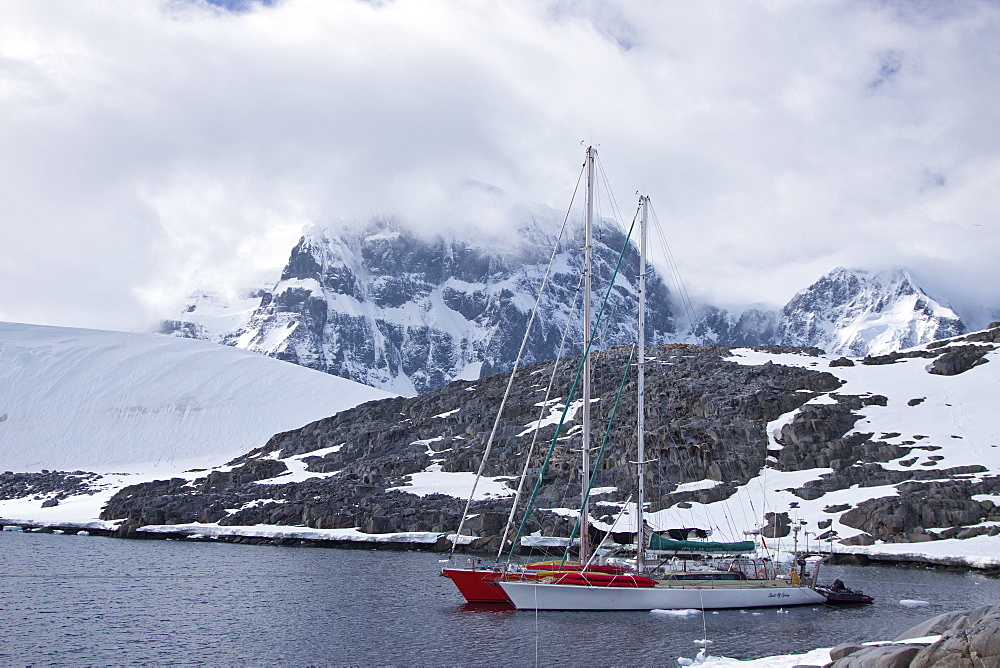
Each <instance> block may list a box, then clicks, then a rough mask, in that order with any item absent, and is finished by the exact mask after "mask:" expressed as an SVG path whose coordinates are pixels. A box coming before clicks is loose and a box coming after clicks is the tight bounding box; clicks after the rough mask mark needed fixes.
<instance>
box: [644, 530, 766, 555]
mask: <svg viewBox="0 0 1000 668" xmlns="http://www.w3.org/2000/svg"><path fill="white" fill-rule="evenodd" d="M649 549H651V550H660V551H662V552H688V553H703V552H709V553H716V552H753V551H754V549H755V546H754V542H753V541H752V540H742V541H739V542H737V543H713V542H711V541H701V540H671V539H669V538H664V537H663V536H660V535H659V534H655V533H654V534H653V535H652V536H650V537H649Z"/></svg>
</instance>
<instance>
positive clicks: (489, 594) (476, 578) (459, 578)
mask: <svg viewBox="0 0 1000 668" xmlns="http://www.w3.org/2000/svg"><path fill="white" fill-rule="evenodd" d="M441 575H443V576H445V577H447V578H451V581H452V582H454V583H455V586H456V587H458V591H460V592H462V596H464V597H465V600H466V601H468V602H469V603H506V604H508V605H513V603H511V601H510V599H509V598H507V594H506V593H505V592H504V590H503V589H502V588H501V587H500V585H497V584H495V582H496V581H497V580H499V579H500V578H501V577H503V573H500V572H498V571H484V570H470V569H466V568H443V569H441Z"/></svg>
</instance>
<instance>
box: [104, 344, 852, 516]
mask: <svg viewBox="0 0 1000 668" xmlns="http://www.w3.org/2000/svg"><path fill="white" fill-rule="evenodd" d="M727 353H728V349H725V348H713V347H707V348H705V347H699V346H689V345H671V346H664V347H661V348H655V349H649V351H648V353H647V355H648V357H649V363H648V364H647V371H646V378H647V385H646V393H647V407H648V413H647V437H646V448H647V454H648V455H649V457H650V459H653V460H655V464H653V465H651V466H649V467H648V478H647V485H648V487H649V489H650V490H651V494H650V496H651V497H652V498H657V499H659V500H660V501H659V503H660V504H661V505H663V506H668V505H672V504H674V503H680V502H685V501H702V502H705V501H714V500H719V499H722V498H726V497H727V496H729V495H731V494H732V493H733V492H734V491H735V486H736V485H739V484H741V483H743V482H746V481H747V480H748V479H749V478H750V477H752V476H754V475H756V473H757V472H758V471H759V470H760V468H761V466H763V464H764V459H765V457H766V448H765V445H764V444H765V443H766V435H765V433H764V428H765V426H766V424H767V423H768V422H769V421H771V420H774V419H775V418H777V417H778V416H780V415H782V414H784V413H787V412H789V411H792V410H794V409H795V408H797V407H799V406H801V405H802V404H803V403H804V402H806V401H808V400H809V399H810V398H812V397H814V396H816V395H817V394H820V393H823V392H830V391H831V390H835V389H837V388H838V387H839V386H840V381H838V380H837V379H836V378H835V377H834V376H832V375H830V374H829V373H826V372H822V371H816V370H809V369H800V368H792V367H784V366H780V365H775V364H766V365H763V366H741V365H738V364H735V363H733V362H730V361H726V360H725V359H724V356H725V355H726V354H727ZM628 357H629V350H628V349H625V348H617V349H613V350H610V351H607V352H605V353H602V354H601V355H600V356H599V358H598V360H597V361H596V363H595V365H594V374H593V375H594V387H595V393H594V398H595V403H594V407H595V411H594V421H595V422H594V424H595V425H601V424H603V421H604V420H605V419H606V418H607V417H608V416H609V415H610V414H611V412H612V410H614V399H615V393H616V391H617V389H618V386H619V384H620V381H621V373H622V371H623V370H624V369H625V368H626V366H627V365H628ZM576 365H577V360H576V359H570V360H565V361H564V362H563V363H562V364H561V367H560V371H559V374H558V377H557V380H556V385H555V390H554V391H555V394H554V396H555V397H562V398H565V396H566V395H567V392H568V390H569V387H570V385H571V384H572V381H573V378H574V376H575V373H576ZM551 369H552V363H551V362H546V363H541V364H536V365H532V366H528V367H526V368H525V369H524V371H523V372H522V373H520V374H519V376H518V378H517V379H516V381H515V386H514V389H513V392H512V398H511V400H510V401H509V403H508V405H507V407H506V409H505V412H504V415H503V416H502V420H501V424H500V427H499V429H498V433H497V438H496V440H495V442H494V446H493V448H494V450H493V454H492V455H491V457H490V462H489V465H488V466H487V470H486V474H487V475H491V476H510V477H514V476H516V475H518V474H519V472H520V469H521V467H522V466H523V461H524V460H523V456H524V455H523V453H524V452H525V449H526V448H527V447H528V445H529V443H530V440H531V436H532V434H531V430H529V429H526V428H525V425H528V424H530V423H532V422H533V421H535V420H536V419H538V417H539V410H540V409H539V407H538V404H539V402H541V401H542V399H543V398H544V393H545V387H546V384H547V380H548V375H547V374H548V373H549V372H550V371H551ZM506 383H507V377H506V376H495V377H492V378H487V379H482V380H480V381H476V382H468V381H460V382H456V383H452V384H450V385H448V386H446V387H444V388H441V389H438V390H433V391H430V392H426V393H424V394H421V395H419V396H417V397H413V398H394V399H386V400H383V401H377V402H370V403H367V404H363V405H361V406H358V407H356V408H353V409H350V410H347V411H343V412H341V413H339V414H337V415H334V416H332V417H329V418H325V419H323V420H319V421H317V422H314V423H311V424H309V425H306V426H305V427H302V428H301V429H297V430H293V431H290V432H286V433H282V434H277V435H275V436H274V437H272V438H271V439H270V441H269V442H268V443H267V444H266V445H265V446H263V447H262V448H259V449H257V450H255V451H253V452H250V453H247V454H246V455H244V456H242V457H240V458H238V459H237V460H234V461H233V462H230V464H231V465H232V466H234V468H233V469H232V470H231V471H229V472H218V471H215V472H212V473H210V474H208V475H206V476H204V477H202V478H198V479H196V480H194V481H193V482H190V483H188V482H186V481H184V480H180V479H175V480H169V481H157V482H153V483H146V484H143V485H134V486H131V487H128V488H125V489H123V490H122V491H121V492H119V493H118V494H117V495H116V496H115V497H114V498H112V499H111V501H110V502H109V503H108V505H107V507H106V508H105V510H104V513H103V514H102V518H104V519H123V520H126V522H127V524H128V525H129V526H138V525H143V524H175V523H184V522H194V521H201V522H216V521H217V522H219V523H221V524H258V523H261V524H280V525H294V526H308V527H315V528H343V527H359V528H360V529H361V530H362V531H364V532H370V533H386V532H397V531H435V532H445V531H449V530H454V528H455V527H456V526H457V523H458V522H457V520H458V517H459V514H460V513H461V510H462V507H463V503H464V502H462V501H460V500H459V499H455V498H452V497H446V496H442V495H434V496H425V497H417V496H414V495H410V494H405V493H402V492H400V491H394V490H393V488H396V487H400V486H402V485H404V484H405V483H406V482H407V480H408V476H411V475H412V474H414V473H417V472H419V471H422V470H425V469H426V468H427V467H428V466H429V465H431V464H432V463H436V464H437V465H439V466H440V467H441V470H443V471H446V472H448V471H475V470H476V469H477V468H478V467H479V465H480V462H481V458H482V453H483V449H484V445H485V441H486V439H487V437H488V435H489V432H490V429H491V428H492V425H493V420H494V417H495V412H496V407H497V405H498V403H499V401H500V399H501V397H502V395H503V392H504V389H505V387H506ZM634 383H635V372H634V369H632V370H631V371H630V375H629V378H628V380H627V383H626V385H627V386H626V388H625V392H626V393H627V394H628V393H630V391H631V392H634ZM551 410H552V408H548V409H546V410H545V414H546V415H547V414H548V413H549V412H551ZM634 420H635V408H634V405H633V403H632V402H631V401H629V402H623V403H622V404H621V405H620V406H619V407H618V414H617V418H616V422H615V425H614V426H613V428H612V429H611V431H610V433H609V443H610V445H609V448H608V451H607V452H608V454H607V455H606V456H605V458H604V460H603V462H602V464H601V467H600V472H599V478H598V484H599V485H602V486H614V487H617V488H618V489H619V490H620V491H618V492H614V493H610V494H608V495H606V496H602V497H601V500H609V501H623V500H624V499H625V497H627V496H628V494H629V493H630V490H631V488H632V482H631V481H632V478H633V476H634V473H633V471H634V465H633V464H632V463H631V460H632V459H634V456H633V455H632V454H630V453H632V452H633V451H634V447H635V433H634V427H633V424H634ZM845 424H846V422H845ZM599 429H603V427H601V428H597V427H595V433H599ZM577 430H578V427H577V425H576V423H575V422H570V423H568V424H567V425H566V426H565V427H564V431H563V432H562V433H563V434H575V433H577ZM554 435H555V426H547V427H545V428H543V429H542V430H541V433H540V439H539V440H540V442H541V445H540V446H539V447H538V448H537V449H536V451H535V453H534V455H533V458H532V462H531V465H530V469H529V475H530V476H532V478H531V479H532V480H534V478H535V477H537V472H538V470H539V466H540V465H541V461H542V459H543V457H544V450H545V448H546V447H548V444H549V442H550V441H551V440H552V438H553V437H554ZM574 440H576V439H571V440H569V441H562V440H560V441H559V447H557V448H556V450H555V451H554V454H553V456H552V461H551V463H550V467H549V470H548V473H547V474H546V478H545V480H544V483H545V484H544V485H543V487H542V490H541V492H540V494H539V497H538V502H537V503H538V506H539V507H542V508H546V507H566V506H567V505H569V506H572V505H573V504H574V503H576V498H578V495H579V490H580V483H579V480H578V479H577V458H578V456H579V455H578V453H577V452H576V449H577V448H578V447H579V446H578V445H574V444H573V441H574ZM310 453H315V454H310ZM290 456H302V462H304V463H305V464H306V466H307V469H308V470H309V471H311V472H315V473H325V474H334V475H330V476H329V477H321V478H312V479H309V480H306V481H304V482H301V483H285V484H280V481H281V477H280V474H281V473H282V471H283V470H284V464H283V463H281V462H277V461H276V460H277V459H278V458H287V457H290ZM706 478H711V479H715V480H720V481H723V483H724V484H720V485H718V486H716V487H714V488H711V489H706V490H698V491H693V492H683V493H677V494H672V490H673V489H674V487H675V486H676V485H677V484H679V483H683V482H688V481H691V480H703V479H706ZM264 479H270V480H269V484H260V481H261V480H264ZM275 483H277V484H275ZM597 508H598V509H600V508H602V507H601V506H597ZM473 509H474V511H475V512H476V513H483V515H482V516H483V517H493V516H494V515H497V514H499V515H502V516H504V517H506V514H507V512H508V506H507V502H506V501H504V500H502V499H497V500H486V501H482V502H478V503H476V504H474V506H473ZM598 514H600V512H598ZM607 517H608V518H610V515H608V516H607ZM494 528H495V522H492V520H491V521H490V522H486V523H485V524H484V528H483V530H484V531H490V530H493V529H494ZM528 529H529V530H537V529H543V530H544V531H546V533H549V532H553V533H559V532H565V531H566V529H567V527H566V520H564V519H562V518H560V517H559V516H556V515H554V514H551V513H541V514H536V518H535V519H533V520H532V522H531V524H530V525H529V527H528Z"/></svg>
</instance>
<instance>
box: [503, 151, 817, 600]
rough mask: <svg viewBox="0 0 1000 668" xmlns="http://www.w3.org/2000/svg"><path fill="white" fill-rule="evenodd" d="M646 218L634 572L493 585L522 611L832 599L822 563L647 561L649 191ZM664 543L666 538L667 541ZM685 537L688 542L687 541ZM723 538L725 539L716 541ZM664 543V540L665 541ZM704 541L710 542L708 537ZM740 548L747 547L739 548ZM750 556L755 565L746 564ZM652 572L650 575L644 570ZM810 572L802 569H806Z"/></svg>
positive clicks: (583, 539) (589, 218)
mask: <svg viewBox="0 0 1000 668" xmlns="http://www.w3.org/2000/svg"><path fill="white" fill-rule="evenodd" d="M594 158H595V151H594V150H593V149H592V148H588V149H587V163H586V170H587V206H586V216H585V218H586V220H585V225H586V237H585V238H586V245H585V257H584V272H585V283H586V286H585V289H584V300H585V301H584V328H585V329H584V331H585V332H586V336H587V337H588V341H587V342H586V343H585V345H586V350H588V351H589V349H590V345H589V344H590V341H589V337H590V336H591V335H592V333H591V328H590V271H591V267H590V244H591V226H592V223H593V211H592V202H593V176H594ZM640 207H641V213H642V216H641V223H640V241H639V261H640V264H639V267H640V269H639V273H640V275H639V326H638V341H637V349H638V355H639V365H638V423H637V425H636V426H637V429H638V433H637V468H638V489H637V497H638V499H637V508H638V515H639V521H638V527H637V532H638V535H637V538H636V575H637V576H639V577H637V578H635V579H634V580H633V581H632V582H633V583H634V584H632V585H629V584H628V581H627V580H625V579H620V580H617V581H616V582H617V584H613V585H609V584H608V583H600V584H593V583H587V582H580V581H579V579H574V580H567V579H566V578H543V579H533V580H524V579H517V578H498V579H497V580H496V582H495V585H498V586H499V587H501V588H502V589H503V591H504V593H505V594H506V596H507V597H508V598H509V599H510V601H511V602H513V604H514V606H515V607H517V608H518V609H524V610H655V609H689V608H697V609H721V608H758V607H787V606H793V605H816V604H819V603H824V602H826V597H825V596H824V595H823V594H821V593H820V592H818V591H816V589H815V588H814V586H815V580H816V575H817V572H818V565H816V566H815V567H814V572H813V573H812V577H811V582H810V583H806V582H805V581H804V578H803V577H802V575H800V574H799V573H794V572H792V573H789V574H788V575H787V576H784V577H781V576H779V574H778V573H777V572H776V571H775V568H774V566H773V564H771V563H770V562H752V561H750V560H739V559H733V560H732V561H730V562H729V564H728V567H727V568H726V569H725V570H718V569H714V570H706V571H684V572H681V573H678V572H667V573H662V574H659V575H658V574H655V573H647V572H646V563H645V546H646V540H647V537H646V535H645V533H646V532H645V527H644V525H645V522H644V521H643V518H642V511H643V505H644V503H645V498H644V495H645V490H644V486H645V475H644V472H645V465H646V463H647V462H646V461H645V451H644V441H643V429H644V401H645V396H644V369H643V367H644V361H645V354H644V350H645V340H644V327H645V273H646V226H647V223H648V209H649V198H648V197H640ZM590 382H591V374H590V367H589V363H588V362H587V361H585V362H584V370H583V383H584V385H583V406H584V416H583V420H582V422H583V446H582V450H583V462H582V474H583V478H582V479H583V480H584V481H587V480H588V479H589V477H590V462H589V444H590V440H589V432H590V429H589V428H590V420H589V415H588V414H589V406H590V401H589V400H590ZM586 494H587V491H586V490H585V496H584V499H583V502H582V505H581V513H580V514H581V518H580V526H581V527H582V530H581V532H580V556H579V560H580V563H581V564H587V563H588V557H589V555H590V546H589V544H588V533H589V532H588V531H587V527H588V525H589V522H588V517H587V515H588V508H587V496H586ZM661 542H662V541H661ZM684 542H685V543H687V542H686V541H684ZM716 545H720V544H716ZM661 547H662V545H661ZM706 547H708V545H707V544H706ZM684 548H685V549H688V550H690V549H691V548H697V545H694V544H686V545H685V546H684ZM741 549H742V548H741ZM746 563H751V564H754V565H752V566H751V567H750V568H749V569H747V568H745V566H744V564H746ZM647 575H651V576H653V577H652V579H651V578H649V577H646V576H647ZM803 575H804V573H803Z"/></svg>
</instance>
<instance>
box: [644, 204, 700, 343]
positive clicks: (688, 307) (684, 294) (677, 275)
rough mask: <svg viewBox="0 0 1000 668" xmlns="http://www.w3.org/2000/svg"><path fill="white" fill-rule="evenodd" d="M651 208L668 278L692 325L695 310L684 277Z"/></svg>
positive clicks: (658, 220) (654, 210) (653, 209)
mask: <svg viewBox="0 0 1000 668" xmlns="http://www.w3.org/2000/svg"><path fill="white" fill-rule="evenodd" d="M650 208H651V209H652V214H653V215H652V218H653V229H654V231H655V232H656V237H657V240H658V241H659V245H660V251H661V252H662V253H663V256H664V259H665V260H666V262H667V272H668V274H669V276H670V278H671V279H672V280H673V281H674V285H675V287H676V288H677V292H678V296H679V297H680V300H681V308H682V309H683V310H684V311H685V315H687V317H688V318H689V320H690V322H691V324H692V325H694V323H695V312H694V305H693V303H692V302H691V297H690V295H689V293H688V289H687V286H686V285H685V283H684V278H683V276H682V275H681V272H680V268H679V267H678V264H677V260H676V259H675V258H674V254H673V252H671V250H670V245H669V244H668V243H667V239H666V234H665V232H664V231H663V226H662V225H661V224H660V219H659V217H658V216H657V215H656V209H655V208H653V207H652V205H650Z"/></svg>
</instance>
